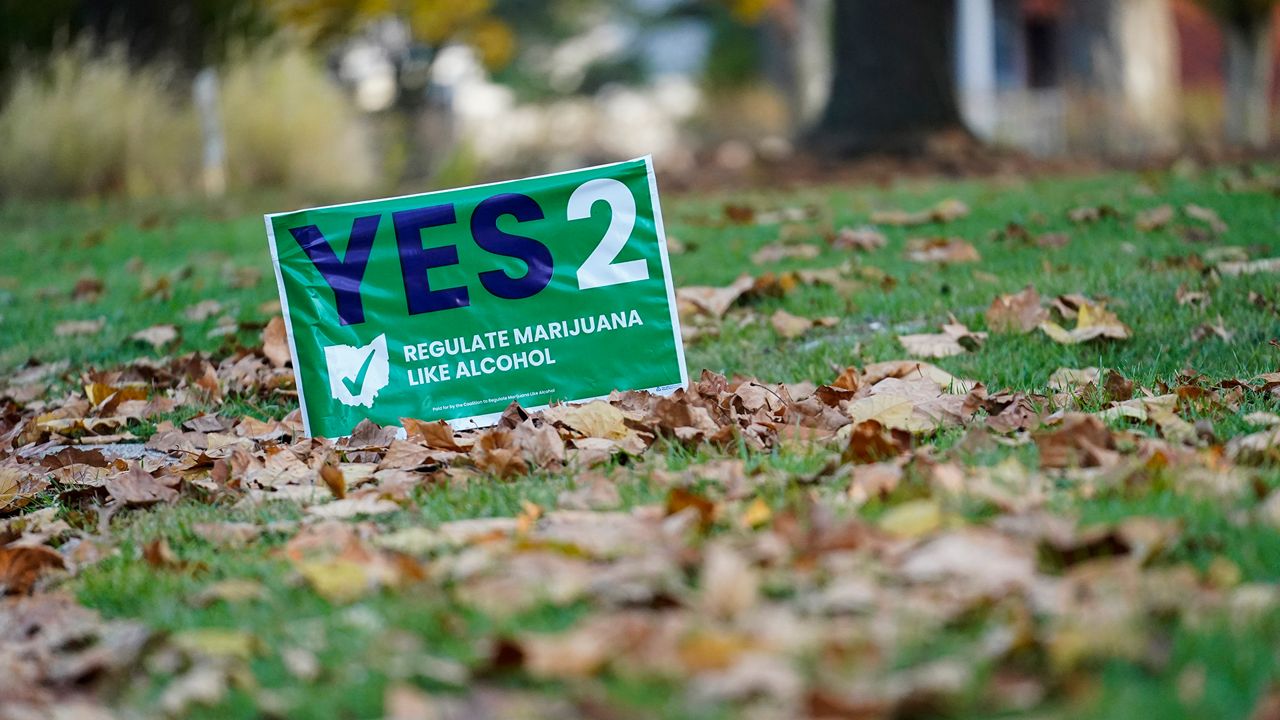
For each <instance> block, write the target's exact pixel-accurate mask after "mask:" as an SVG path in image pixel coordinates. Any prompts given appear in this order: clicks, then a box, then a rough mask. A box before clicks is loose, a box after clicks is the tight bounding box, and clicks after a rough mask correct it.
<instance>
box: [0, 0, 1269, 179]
mask: <svg viewBox="0 0 1280 720" xmlns="http://www.w3.org/2000/svg"><path fill="white" fill-rule="evenodd" d="M1278 13H1280V8H1278V7H1277V2H1276V0H167V1H165V0H116V1H113V2H109V1H107V0H39V1H38V2H32V1H31V0H0V198H5V197H9V198H13V197H84V196H92V197H105V196H126V197H146V196H154V195H194V194H206V195H211V196H218V195H221V194H224V193H227V192H240V191H245V190H251V189H258V188H285V189H293V190H299V191H303V192H309V193H326V194H334V195H351V194H353V193H371V192H391V191H396V190H421V189H424V188H428V187H442V186H450V185H459V184H466V183H471V182H476V181H480V180H484V179H488V178H493V177H498V176H511V175H515V174H522V173H535V172H544V171H548V170H555V169H565V168H569V167H572V166H580V165H585V164H591V163H596V162H604V161H612V160H617V159H624V158H630V157H634V156H638V155H644V154H650V153H652V154H653V155H655V156H656V160H657V163H658V167H659V168H660V169H661V170H662V172H663V173H664V174H665V175H666V176H667V177H668V178H669V179H670V180H671V181H673V182H675V183H676V184H678V185H680V184H682V185H684V186H702V185H705V184H708V183H714V182H716V181H730V182H731V181H734V180H740V179H743V178H748V179H754V180H756V181H767V180H769V179H772V178H783V177H786V178H790V177H805V176H807V175H821V174H822V173H823V172H826V171H827V170H829V169H830V168H831V167H832V166H834V165H836V164H838V163H842V162H844V161H846V160H851V159H858V158H863V159H865V158H868V157H872V158H894V160H893V161H892V162H895V163H901V162H903V160H906V161H907V162H914V163H922V164H924V165H925V166H926V167H929V168H931V169H934V170H937V171H941V172H945V173H965V172H970V171H977V172H983V171H990V170H991V168H993V167H999V166H1000V164H1001V163H1005V162H1014V161H1016V162H1019V163H1037V162H1044V163H1049V162H1054V161H1059V162H1060V161H1063V159H1067V160H1068V161H1090V162H1100V163H1128V164H1131V163H1141V162H1147V161H1152V160H1167V159H1168V158H1171V157H1179V156H1187V155H1190V156H1194V157H1198V158H1207V159H1210V160H1212V159H1217V158H1226V157H1232V156H1238V155H1241V154H1246V153H1248V154H1253V153H1256V152H1258V151H1259V150H1262V149H1265V148H1266V147H1268V145H1269V144H1270V143H1271V141H1272V138H1273V136H1274V129H1275V124H1276V123H1275V120H1274V115H1273V113H1272V105H1273V103H1274V98H1275V97H1276V94H1277V88H1276V85H1277V73H1276V71H1275V70H1276V64H1277V60H1276V56H1275V52H1274V47H1275V44H1276V38H1277V34H1278V33H1280V26H1278V24H1277V22H1276V20H1277V17H1278ZM892 167H897V166H892Z"/></svg>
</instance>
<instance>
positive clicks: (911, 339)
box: [898, 322, 987, 358]
mask: <svg viewBox="0 0 1280 720" xmlns="http://www.w3.org/2000/svg"><path fill="white" fill-rule="evenodd" d="M986 339H987V334H986V333H984V332H973V331H972V330H970V329H969V328H967V327H965V326H964V325H961V324H960V323H956V322H952V323H948V324H946V325H943V326H942V332H940V333H936V334H917V335H899V336H898V342H900V343H902V347H904V348H906V350H907V353H908V354H909V355H913V356H915V357H924V358H942V357H951V356H953V355H963V354H964V353H966V352H969V351H971V350H976V349H977V348H978V347H979V346H981V345H982V343H983V342H984V341H985V340H986Z"/></svg>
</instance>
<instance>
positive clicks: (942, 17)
mask: <svg viewBox="0 0 1280 720" xmlns="http://www.w3.org/2000/svg"><path fill="white" fill-rule="evenodd" d="M832 26H833V30H834V36H833V43H834V50H835V52H834V60H835V69H834V73H833V76H832V82H831V95H830V97H829V98H828V99H827V107H826V110H825V111H824V112H823V115H822V119H821V121H820V122H819V124H818V126H817V128H816V129H815V131H814V132H813V133H812V134H811V135H810V137H809V141H810V142H809V144H810V145H811V146H812V147H813V148H814V149H815V150H817V151H819V152H823V153H827V154H838V155H856V154H862V153H868V152H889V153H899V154H915V153H919V152H921V151H923V150H924V149H925V147H926V145H927V143H928V141H929V139H930V138H931V137H933V136H935V135H938V134H940V133H945V132H948V131H952V132H954V131H957V130H962V129H963V124H962V122H961V119H960V110H959V106H958V104H957V101H956V92H955V75H954V64H955V57H954V44H955V7H954V2H952V1H951V0H837V1H836V2H835V12H834V14H833V22H832Z"/></svg>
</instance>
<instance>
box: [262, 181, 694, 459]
mask: <svg viewBox="0 0 1280 720" xmlns="http://www.w3.org/2000/svg"><path fill="white" fill-rule="evenodd" d="M266 222H267V236H268V240H269V243H270V245H271V258H272V262H273V263H274V265H275V271H276V280H277V282H278V283H279V285H280V304H281V307H282V308H283V310H284V319H285V325H286V326H287V328H288V333H289V349H290V351H291V352H292V353H293V367H294V373H295V375H296V377H297V382H298V400H299V403H300V404H301V406H302V418H303V422H304V424H305V425H306V428H307V432H308V433H309V434H311V435H319V436H324V437H339V436H343V435H349V434H350V433H351V430H352V428H354V427H355V426H356V424H357V423H359V422H360V421H361V420H363V419H365V418H368V419H370V420H372V421H374V422H377V423H379V424H382V425H398V424H399V423H400V418H404V417H411V418H417V419H423V420H434V419H445V420H448V421H449V422H450V424H452V425H454V426H455V427H474V426H482V425H491V424H493V423H494V422H496V421H497V419H498V417H499V415H500V414H501V413H502V411H503V409H505V408H506V407H507V405H509V404H510V403H511V401H512V400H515V401H518V402H519V403H520V404H521V405H522V406H524V407H528V408H539V407H542V406H545V405H548V404H550V403H552V402H555V401H575V400H586V399H590V398H596V397H600V396H603V395H607V394H608V393H609V392H610V391H612V390H615V389H617V390H626V389H645V390H651V391H654V392H658V393H668V392H672V391H674V390H675V389H676V388H678V387H682V386H684V385H685V384H686V383H687V381H688V377H687V374H686V371H685V365H684V349H683V346H682V345H681V342H680V323H679V318H678V316H677V314H676V302H675V292H674V289H673V287H672V284H671V267H670V263H669V261H668V258H667V243H666V236H665V234H664V232H663V228H662V213H661V211H660V209H659V207H658V188H657V185H656V184H655V183H654V174H653V163H652V160H651V159H650V158H641V159H639V160H632V161H630V162H624V163H617V164H614V165H604V166H601V167H594V168H589V169H586V170H575V171H572V172H565V173H559V174H555V175H544V176H541V177H535V178H528V179H525V180H513V181H509V182H500V183H494V184H491V185H479V186H475V187H469V188H461V189H457V190H444V191H441V192H432V193H425V194H422V195H410V196H406V197H398V198H390V199H386V200H372V201H368V202H358V203H351V204H347V205H333V206H329V207H322V208H312V209H310V210H299V211H297V212H289V213H277V214H273V215H267V216H266Z"/></svg>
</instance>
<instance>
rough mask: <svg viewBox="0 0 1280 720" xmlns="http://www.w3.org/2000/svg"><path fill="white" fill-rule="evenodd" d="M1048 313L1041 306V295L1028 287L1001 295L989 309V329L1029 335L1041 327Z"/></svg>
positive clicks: (1031, 287)
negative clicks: (1010, 293) (1011, 293)
mask: <svg viewBox="0 0 1280 720" xmlns="http://www.w3.org/2000/svg"><path fill="white" fill-rule="evenodd" d="M1047 316H1048V312H1046V311H1045V309H1044V308H1043V307H1041V306H1040V293H1038V292H1036V289H1035V288H1034V287H1033V286H1031V285H1028V286H1027V287H1026V288H1025V289H1023V290H1022V292H1018V293H1014V294H1013V295H1001V296H1000V297H998V298H996V299H995V300H993V301H992V302H991V307H989V308H987V327H988V328H989V329H990V330H991V332H997V333H1029V332H1031V331H1032V330H1035V329H1036V328H1037V327H1039V326H1040V323H1041V322H1043V321H1044V320H1045V319H1046V317H1047Z"/></svg>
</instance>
